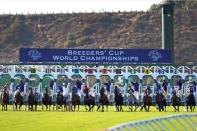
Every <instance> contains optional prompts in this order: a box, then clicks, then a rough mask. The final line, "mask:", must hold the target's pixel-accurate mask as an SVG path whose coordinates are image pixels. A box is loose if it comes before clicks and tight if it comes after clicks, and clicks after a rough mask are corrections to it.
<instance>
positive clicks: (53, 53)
mask: <svg viewBox="0 0 197 131" xmlns="http://www.w3.org/2000/svg"><path fill="white" fill-rule="evenodd" d="M19 61H20V62H21V63H38V62H39V63H76V62H77V63H130V64H143V63H162V64H169V63H171V52H170V51H169V50H161V49H40V48H39V49H36V48H21V49H20V60H19Z"/></svg>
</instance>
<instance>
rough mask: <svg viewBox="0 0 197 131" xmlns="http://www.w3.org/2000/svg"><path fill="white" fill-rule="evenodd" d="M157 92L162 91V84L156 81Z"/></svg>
mask: <svg viewBox="0 0 197 131" xmlns="http://www.w3.org/2000/svg"><path fill="white" fill-rule="evenodd" d="M156 92H158V93H160V92H161V85H160V84H159V82H156Z"/></svg>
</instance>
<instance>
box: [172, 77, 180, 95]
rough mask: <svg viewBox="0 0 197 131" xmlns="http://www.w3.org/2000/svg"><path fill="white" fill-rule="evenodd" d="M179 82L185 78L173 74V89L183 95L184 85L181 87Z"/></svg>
mask: <svg viewBox="0 0 197 131" xmlns="http://www.w3.org/2000/svg"><path fill="white" fill-rule="evenodd" d="M178 82H183V79H182V77H181V76H180V75H173V76H172V77H171V91H172V90H175V92H176V94H177V95H178V96H180V97H181V96H182V94H183V85H182V87H180V88H179V85H178Z"/></svg>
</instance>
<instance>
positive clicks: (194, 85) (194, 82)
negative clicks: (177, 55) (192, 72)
mask: <svg viewBox="0 0 197 131" xmlns="http://www.w3.org/2000/svg"><path fill="white" fill-rule="evenodd" d="M192 83H193V87H194V93H195V92H196V85H197V83H196V81H193V82H192Z"/></svg>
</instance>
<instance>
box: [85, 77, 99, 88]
mask: <svg viewBox="0 0 197 131" xmlns="http://www.w3.org/2000/svg"><path fill="white" fill-rule="evenodd" d="M96 83H97V80H96V76H94V75H87V76H86V84H85V85H87V87H89V88H90V90H91V91H93V92H96V86H95V84H96Z"/></svg>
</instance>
